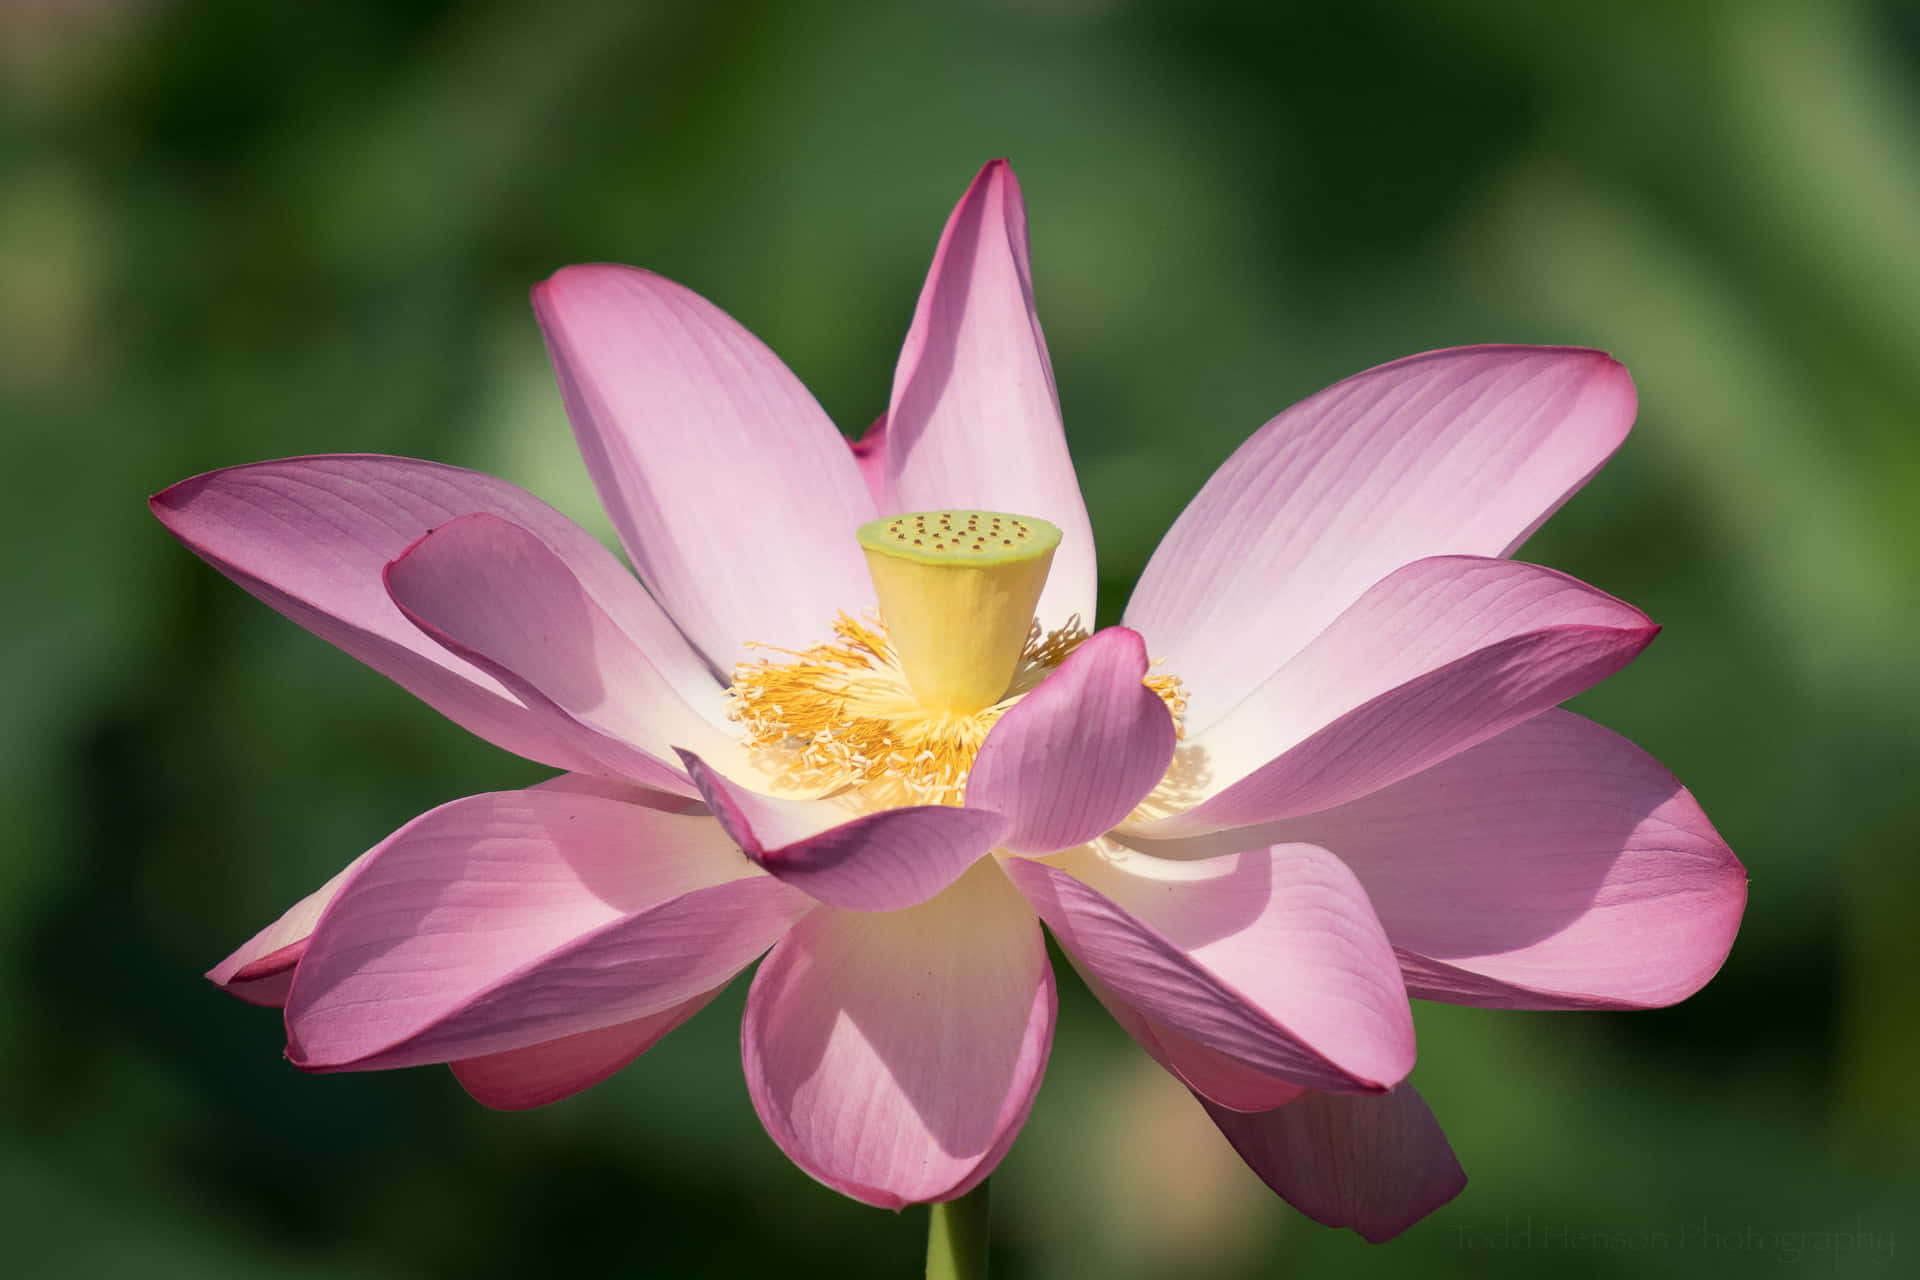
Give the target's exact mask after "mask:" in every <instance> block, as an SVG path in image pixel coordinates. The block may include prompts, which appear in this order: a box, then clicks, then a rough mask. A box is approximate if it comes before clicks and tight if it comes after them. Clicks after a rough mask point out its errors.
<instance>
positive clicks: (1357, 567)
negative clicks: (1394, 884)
mask: <svg viewBox="0 0 1920 1280" xmlns="http://www.w3.org/2000/svg"><path fill="white" fill-rule="evenodd" d="M1635 403H1636V402H1635V397H1634V390H1633V382H1632V379H1630V378H1629V377H1628V376H1627V371H1626V370H1625V369H1623V368H1622V367H1621V366H1620V365H1618V364H1616V363H1615V362H1614V361H1613V360H1612V359H1611V358H1609V357H1608V356H1606V355H1604V354H1602V353H1600V352H1598V351H1581V350H1575V349H1571V348H1557V347H1463V348H1460V349H1458V350H1454V351H1432V352H1428V353H1426V354H1425V355H1418V356H1410V357H1408V358H1407V359H1405V360H1398V361H1395V362H1394V363H1392V364H1387V365H1381V366H1380V367H1379V368H1376V369H1370V370H1368V371H1367V372H1365V373H1362V374H1357V375H1356V376H1354V377H1351V378H1348V379H1347V380H1346V381H1344V382H1339V383H1335V384H1334V385H1333V386H1331V387H1328V388H1327V389H1326V390H1325V391H1322V392H1320V393H1318V394H1317V395H1314V396H1311V397H1309V398H1307V399H1306V400H1303V401H1301V402H1300V403H1299V404H1297V405H1295V406H1293V407H1292V408H1291V409H1288V410H1287V411H1286V412H1284V413H1282V414H1281V415H1280V416H1279V417H1277V418H1275V419H1273V420H1272V421H1271V422H1269V423H1267V425H1266V426H1264V427H1262V428H1261V429H1260V430H1259V431H1257V432H1256V433H1254V435H1253V437H1252V438H1251V439H1249V440H1248V441H1247V442H1246V443H1245V444H1243V445H1242V446H1240V448H1239V449H1238V450H1237V451H1236V452H1235V453H1234V455H1233V456H1232V457H1231V458H1229V459H1227V461H1226V462H1225V463H1224V464H1223V465H1222V466H1221V467H1220V469H1219V470H1218V471H1216V472H1215V473H1214V475H1213V478H1212V479H1211V480H1209V481H1208V482H1207V484H1206V486H1205V487H1204V488H1202V489H1201V490H1200V493H1199V494H1198V495H1197V496H1196V497H1195V498H1194V500H1193V501H1192V502H1191V503H1189V504H1188V506H1187V509H1186V511H1185V512H1183V513H1182V514H1181V516H1180V518H1179V519H1178V520H1177V521H1175V522H1174V525H1173V528H1172V529H1171V530H1170V531H1169V532H1168V534H1167V536H1166V538H1165V539H1164V540H1163V541H1162V542H1161V544H1160V547H1159V549H1158V550H1157V551H1155V552H1154V554H1153V559H1152V560H1151V561H1150V562H1149V563H1148V565H1147V568H1146V572H1145V573H1143V574H1142V575H1141V577H1140V584H1139V586H1138V587H1136V588H1135V590H1134V593H1133V598H1132V599H1131V600H1130V601H1129V602H1128V604H1127V612H1126V616H1125V621H1126V623H1127V625H1128V626H1131V627H1137V628H1138V629H1139V630H1140V631H1141V632H1142V633H1144V634H1145V635H1146V637H1147V647H1148V648H1149V649H1151V650H1152V652H1153V654H1154V656H1155V657H1156V658H1164V659H1166V661H1167V663H1168V667H1169V669H1170V670H1173V671H1177V672H1179V673H1180V678H1181V679H1182V680H1183V681H1184V682H1185V683H1186V686H1187V694H1188V698H1189V703H1188V710H1189V721H1188V723H1189V725H1190V727H1191V728H1193V729H1195V730H1204V729H1205V728H1206V727H1207V726H1208V725H1209V724H1210V723H1211V722H1212V721H1213V720H1214V719H1215V718H1217V717H1218V716H1220V715H1222V714H1224V713H1225V712H1226V711H1227V710H1228V709H1229V708H1230V707H1232V705H1233V704H1234V702H1235V701H1236V700H1237V699H1238V698H1239V697H1240V696H1241V695H1243V694H1244V693H1246V691H1247V690H1249V689H1252V688H1253V687H1254V686H1255V685H1257V684H1259V683H1260V682H1261V681H1262V680H1265V679H1266V678H1267V677H1268V676H1269V675H1271V674H1272V673H1273V672H1275V671H1277V670H1279V668H1280V666H1281V664H1283V663H1285V662H1286V661H1287V660H1288V659H1289V658H1291V657H1292V656H1293V655H1294V654H1296V653H1298V652H1299V651H1300V650H1301V649H1302V648H1304V647H1305V646H1306V644H1307V642H1308V641H1309V640H1311V639H1312V638H1313V637H1314V636H1316V635H1318V634H1319V633H1320V631H1321V630H1322V629H1323V628H1325V627H1326V625H1327V624H1328V623H1329V622H1331V621H1332V620H1333V618H1334V617H1335V616H1336V615H1337V614H1339V613H1340V611H1341V610H1343V609H1345V608H1346V607H1347V606H1348V605H1350V604H1352V603H1353V602H1354V601H1355V600H1357V599H1358V598H1359V597H1360V594H1361V592H1363V591H1365V590H1366V589H1367V588H1368V587H1370V586H1372V585H1373V584H1374V583H1375V582H1378V581H1379V580H1380V579H1381V578H1383V577H1385V576H1386V575H1387V574H1389V573H1392V572H1393V571H1394V570H1395V569H1398V568H1399V567H1400V566H1401V565H1403V564H1406V563H1408V562H1409V561H1412V560H1418V559H1421V558H1423V557H1426V556H1434V555H1447V554H1466V555H1479V556H1505V555H1509V554H1511V553H1512V551H1513V549H1514V548H1515V547H1517V546H1519V545H1520V543H1521V542H1523V541H1525V540H1526V537H1527V535H1528V534H1530V533H1532V532H1533V530H1534V529H1536V528H1538V527H1539V525H1540V524H1541V522H1542V521H1544V520H1545V519H1546V518H1547V516H1548V515H1550V514H1552V512H1553V511H1554V510H1555V509H1556V508H1558V507H1559V505H1560V504H1561V503H1562V502H1564V501H1566V499H1567V498H1568V497H1569V496H1570V495H1571V494H1572V493H1573V492H1574V491H1575V490H1576V489H1578V488H1579V487H1580V486H1581V485H1583V484H1585V483H1586V482H1587V480H1588V478H1589V477H1591V476H1592V475H1593V473H1594V472H1595V471H1597V470H1599V468H1600V465H1601V463H1603V462H1605V461H1606V459H1607V457H1608V456H1609V455H1610V454H1612V452H1613V451H1614V449H1615V448H1617V447H1618V446H1619V444H1620V442H1621V440H1622V439H1624V438H1625V437H1626V433H1627V428H1628V427H1629V426H1631V425H1632V423H1633V415H1634V408H1635Z"/></svg>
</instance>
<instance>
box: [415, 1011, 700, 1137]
mask: <svg viewBox="0 0 1920 1280" xmlns="http://www.w3.org/2000/svg"><path fill="white" fill-rule="evenodd" d="M724 990H726V984H724V983H722V984H721V985H720V986H717V987H715V988H714V989H713V990H711V991H703V992H701V993H700V994H699V995H697V996H695V997H693V999H691V1000H687V1001H685V1002H683V1003H681V1004H677V1005H674V1006H673V1007H672V1008H671V1009H664V1010H662V1011H661V1012H659V1013H653V1014H648V1015H647V1016H646V1017H644V1018H635V1019H634V1020H633V1021H631V1022H617V1023H615V1024H614V1025H613V1026H610V1027H601V1028H599V1029H598V1030H595V1031H581V1032H577V1033H575V1034H574V1035H570V1036H562V1037H560V1038H559V1039H558V1040H548V1041H545V1042H544V1043H541V1044H535V1045H528V1046H527V1047H526V1048H524V1049H508V1050H506V1051H505V1052H504V1053H489V1054H486V1055H484V1056H483V1057H478V1058H462V1059H460V1060H458V1061H456V1062H450V1063H448V1064H447V1065H448V1066H449V1067H451V1068H453V1077H454V1079H456V1080H458V1081H459V1082H460V1087H461V1088H463V1089H465V1090H466V1091H467V1092H468V1093H470V1094H472V1095H473V1098H474V1100H475V1101H476V1102H479V1103H481V1104H482V1105H484V1106H489V1107H492V1108H493V1109H494V1110H496V1111H526V1110H528V1109H530V1108H532V1107H544V1106H546V1105H547V1104H548V1103H549V1102H558V1101H560V1100H561V1099H562V1098H569V1097H572V1096H573V1095H574V1094H576V1093H579V1092H580V1091H581V1090H582V1089H586V1088H590V1087H592V1086H593V1085H596V1084H599V1083H600V1082H601V1081H602V1080H605V1079H606V1078H607V1077H608V1076H611V1075H612V1074H613V1073H614V1072H616V1071H618V1070H620V1069H621V1068H622V1067H624V1066H626V1065H627V1064H628V1063H630V1062H632V1061H633V1060H634V1059H635V1058H637V1057H639V1056H640V1055H641V1054H643V1053H645V1052H646V1051H647V1050H649V1049H651V1048H653V1046H654V1045H656V1044H658V1043H660V1041H661V1040H662V1039H663V1038H664V1037H665V1036H666V1034H667V1033H668V1032H669V1031H672V1030H673V1029H674V1028H675V1027H677V1026H679V1025H680V1024H681V1023H683V1022H685V1021H686V1020H687V1019H689V1018H691V1017H692V1016H693V1015H694V1014H696V1013H698V1012H700V1010H702V1009H704V1008H706V1007H707V1005H708V1004H710V1003H711V1002H712V1000H713V998H714V997H715V996H717V995H719V994H720V993H721V992H722V991H724Z"/></svg>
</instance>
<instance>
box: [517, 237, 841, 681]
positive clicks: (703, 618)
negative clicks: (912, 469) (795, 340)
mask: <svg viewBox="0 0 1920 1280" xmlns="http://www.w3.org/2000/svg"><path fill="white" fill-rule="evenodd" d="M533 309H534V313H535V314H536V315H537V316H538V317H539V319H540V325H541V328H542V329H544V330H545V331H546V335H547V347H548V350H549V352H550V353H551V355H552V356H553V365H554V369H555V371H556V372H557V374H558V375H559V379H560V391H561V394H562V396H563V397H564V398H565V400H566V404H567V414H568V416H569V417H571V418H572V420H573V429H574V434H575V435H576V436H577V437H578V438H579V441H580V452H581V454H582V455H583V456H584V457H585V458H586V461H587V469H588V470H589V471H590V472H591V473H592V475H593V482H594V484H595V485H596V486H597V487H598V488H599V490H600V500H601V501H602V502H604V503H605V504H606V507H607V511H608V513H609V514H610V515H611V516H612V517H613V523H614V527H615V528H616V529H618V530H619V532H620V540H621V542H622V543H624V544H625V545H626V548H627V554H628V555H629V556H631V557H632V558H633V563H634V566H635V567H636V568H638V569H639V571H640V577H641V579H642V580H643V581H645V582H646V584H647V587H648V589H649V590H651V591H652V592H653V594H654V596H655V597H656V598H658V599H659V601H660V602H661V603H662V604H663V605H665V606H666V608H667V611H668V612H669V613H670V614H672V615H673V619H674V621H676V622H678V623H679V624H680V626H681V629H682V630H684V631H685V632H686V634H687V636H688V637H689V638H690V639H691V640H692V641H693V642H694V644H695V645H697V646H699V648H700V650H701V651H702V652H704V653H705V654H706V655H707V657H708V659H709V660H710V661H711V662H712V663H713V665H714V667H715V668H716V669H717V670H720V671H723V672H725V671H731V670H732V669H733V666H734V664H735V663H737V662H741V661H744V660H745V659H746V657H747V655H746V653H745V651H744V650H743V649H742V647H741V646H742V645H743V644H744V643H745V642H747V641H749V640H758V641H764V642H766V643H769V644H777V645H784V646H788V647H792V648H799V647H803V646H805V645H807V644H811V643H813V642H815V641H816V640H824V639H826V638H828V631H829V628H830V626H831V624H832V622H833V619H834V615H835V612H836V611H837V610H842V609H844V610H847V611H849V612H857V611H859V610H861V609H867V608H871V607H872V606H873V587H872V584H871V583H870V582H869V581H868V579H867V571H866V566H865V562H864V561H863V560H862V558H861V555H860V548H859V546H858V545H857V544H856V543H855V542H854V538H853V531H854V530H855V529H857V528H858V527H859V526H860V525H861V524H862V523H864V522H865V521H868V520H871V519H872V518H873V516H874V507H873V499H872V497H871V496H870V495H869V494H868V492H867V487H866V485H865V484H864V483H862V481H861V479H860V471H859V468H858V467H856V466H855V465H854V464H853V459H852V458H851V457H850V456H848V452H847V446H846V442H845V441H844V440H843V439H842V438H841V435H840V433H839V432H838V431H837V430H835V429H834V426H833V423H831V422H829V421H828V420H827V416H826V414H824V413H822V412H821V410H820V406H819V405H818V404H816V403H815V402H814V399H813V397H812V396H811V395H809V394H808V393H807V389H806V388H805V387H803V386H801V385H800V382H799V380H798V379H797V378H795V377H794V376H793V374H792V373H790V372H788V370H787V367H786V366H785V365H783V364H781V363H780V360H779V358H778V357H777V356H775V355H774V354H773V353H772V352H771V351H769V350H767V348H766V346H765V345H764V344H762V343H761V342H760V340H759V339H758V338H755V337H754V336H753V335H752V334H750V333H748V332H747V331H746V330H745V329H743V328H741V327H740V325H739V324H738V323H736V322H735V321H734V319H733V318H732V317H731V316H729V315H727V314H726V313H725V312H723V311H721V310H720V309H719V308H718V307H716V306H714V305H713V304H712V303H710V302H708V301H707V300H706V299H704V298H702V297H700V296H699V295H698V294H696V293H693V292H692V291H691V290H688V289H684V288H682V287H681V286H679V285H677V284H674V283H673V282H672V281H670V280H663V279H661V278H660V277H659V276H656V275H654V274H652V273H651V272H647V271H637V270H634V269H633V268H631V267H616V266H605V265H596V266H581V267H568V268H566V269H565V270H563V271H561V272H559V273H558V274H556V275H555V276H554V277H553V278H552V279H550V280H548V281H547V282H546V283H545V284H542V285H539V286H537V287H536V288H535V289H534V291H533Z"/></svg>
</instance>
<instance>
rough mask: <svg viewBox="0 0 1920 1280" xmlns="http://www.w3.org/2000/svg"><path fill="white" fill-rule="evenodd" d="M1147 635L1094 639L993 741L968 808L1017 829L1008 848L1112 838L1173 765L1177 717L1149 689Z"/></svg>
mask: <svg viewBox="0 0 1920 1280" xmlns="http://www.w3.org/2000/svg"><path fill="white" fill-rule="evenodd" d="M1146 674H1147V650H1146V646H1145V644H1143V643H1142V642H1141V639H1140V634H1139V632H1137V631H1129V630H1127V629H1126V628H1125V627H1109V628H1107V629H1106V630H1104V631H1101V632H1098V633H1096V634H1095V635H1093V636H1091V637H1089V638H1088V639H1087V641H1086V642H1085V643H1083V644H1082V645H1081V646H1080V647H1079V648H1078V649H1075V650H1074V651H1073V653H1072V654H1070V655H1068V657H1067V660H1066V661H1065V662H1063V663H1061V664H1060V666H1059V667H1058V668H1057V669H1055V670H1054V672H1053V673H1052V674H1051V675H1049V676H1048V677H1047V678H1046V679H1045V680H1043V681H1041V683H1040V686H1039V687H1038V688H1036V689H1035V690H1033V692H1031V693H1029V694H1028V695H1027V696H1026V697H1025V698H1023V699H1021V700H1020V701H1019V702H1018V703H1016V704H1015V705H1014V706H1013V707H1012V708H1011V709H1010V710H1009V711H1007V712H1006V714H1005V715H1003V716H1001V718H1000V720H999V722H998V723H996V724H995V725H994V726H993V729H992V730H991V731H990V732H989V733H988V734H987V740H986V742H984V743H983V744H981V747H980V753H979V755H978V756H976V757H975V759H974V762H973V770H972V772H971V773H970V774H969V775H968V777H967V803H968V804H970V805H979V806H980V807H982V808H985V809H992V810H996V811H998V812H1000V813H1004V814H1006V815H1007V816H1008V817H1010V818H1011V819H1012V820H1013V826H1012V830H1011V831H1009V832H1008V833H1007V834H1006V836H1005V837H1004V839H1003V840H1002V841H1001V843H1002V844H1003V845H1004V846H1005V847H1006V848H1008V849H1011V850H1014V851H1016V852H1019V853H1053V852H1055V851H1056V850H1060V849H1065V848H1068V847H1069V846H1071V845H1076V844H1083V843H1085V842H1086V841H1088V840H1091V839H1093V838H1094V837H1096V836H1101V835H1105V834H1106V833H1107V832H1108V831H1110V830H1112V829H1113V827H1114V826H1115V825H1116V824H1118V823H1119V821H1120V820H1121V819H1122V818H1124V817H1126V816H1127V815H1128V814H1129V813H1131V812H1132V811H1133V808H1134V806H1135V805H1137V804H1139V803H1140V801H1141V800H1142V799H1144V798H1145V797H1146V795H1147V793H1148V792H1149V791H1151V790H1153V788H1154V786H1155V785H1156V784H1158V783H1159V781H1160V779H1161V777H1162V776H1164V775H1165V773H1166V771H1167V763H1168V761H1170V760H1172V759H1173V748H1174V730H1173V717H1172V716H1171V715H1170V714H1168V711H1167V704H1166V703H1164V702H1162V701H1161V700H1160V697H1159V695H1158V694H1156V693H1154V692H1153V690H1151V689H1149V688H1147V686H1146V685H1145V684H1143V683H1141V681H1142V680H1143V679H1144V678H1145V676H1146Z"/></svg>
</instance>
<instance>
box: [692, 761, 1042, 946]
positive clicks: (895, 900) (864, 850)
mask: <svg viewBox="0 0 1920 1280" xmlns="http://www.w3.org/2000/svg"><path fill="white" fill-rule="evenodd" d="M681 758H682V759H683V760H685V762H686V766H687V772H688V774H689V775H690V776H691V777H692V778H693V781H694V783H695V785H697V786H698V787H699V788H700V794H701V795H702V796H703V797H705V799H706V802H707V807H708V808H710V809H712V810H713V816H714V818H715V820H716V821H718V822H719V824H720V826H721V828H722V829H723V830H725V831H726V833H727V835H729V836H730V837H732V839H733V842H734V843H735V844H737V845H739V846H740V850H741V852H743V853H745V854H746V855H747V856H748V857H749V858H752V859H753V860H754V861H755V862H757V863H759V864H760V865H761V866H762V867H764V868H766V870H767V872H768V873H769V874H771V875H773V876H775V877H777V878H778V879H780V880H783V881H785V882H786V883H788V884H790V885H792V886H794V887H795V888H797V889H799V890H801V891H803V892H804V893H807V894H808V895H810V896H812V897H814V898H816V899H818V900H819V901H821V902H824V903H827V904H828V905H829V906H835V907H844V908H847V909H848V910H852V911H898V910H900V909H901V908H903V907H911V906H915V905H917V904H919V903H922V902H925V901H926V900H927V899H928V898H931V897H933V896H934V895H935V894H936V893H939V892H940V891H941V890H942V889H945V888H946V887H947V886H948V885H950V884H952V883H953V882H954V881H955V880H957V879H959V877H960V876H961V875H962V874H963V873H964V872H965V871H966V869H967V868H968V867H970V866H972V865H973V864H974V863H975V862H977V861H979V860H980V858H982V857H983V856H985V855H986V853H987V851H988V850H990V849H992V848H993V847H994V845H996V844H998V843H999V841H1000V837H1001V836H1002V835H1003V834H1004V833H1005V832H1006V829H1007V820H1006V819H1005V818H1003V817H1001V816H1000V815H999V814H997V813H994V812H992V811H990V810H986V809H972V808H959V807H957V806H954V805H944V804H921V805H905V806H902V807H900V808H896V809H881V810H877V811H876V812H873V813H865V814H859V815H857V816H855V815H852V814H850V813H849V812H848V811H847V810H846V809H843V808H841V807H840V806H839V805H837V804H835V803H833V802H832V801H829V800H790V799H786V798H783V797H776V796H765V795H759V794H756V793H755V792H752V791H749V790H747V789H746V788H745V787H742V786H739V785H737V784H736V783H733V782H730V781H729V780H728V779H726V778H725V777H723V776H721V774H719V773H718V772H717V771H715V770H714V769H713V768H712V767H711V766H709V765H708V764H707V762H706V761H704V760H702V759H700V757H698V756H696V755H694V754H693V753H692V752H682V753H681Z"/></svg>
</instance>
